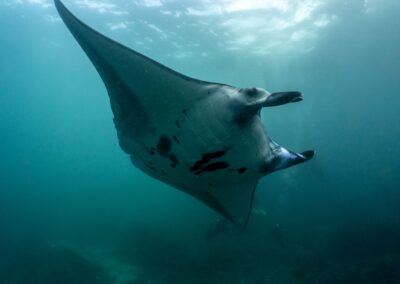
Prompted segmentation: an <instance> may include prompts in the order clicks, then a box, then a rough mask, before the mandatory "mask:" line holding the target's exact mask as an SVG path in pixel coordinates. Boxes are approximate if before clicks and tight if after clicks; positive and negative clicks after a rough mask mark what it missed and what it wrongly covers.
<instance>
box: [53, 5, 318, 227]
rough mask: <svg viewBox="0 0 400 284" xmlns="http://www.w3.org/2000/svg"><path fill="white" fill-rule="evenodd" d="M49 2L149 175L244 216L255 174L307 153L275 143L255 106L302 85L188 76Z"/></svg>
mask: <svg viewBox="0 0 400 284" xmlns="http://www.w3.org/2000/svg"><path fill="white" fill-rule="evenodd" d="M55 5H56V8H57V10H58V13H59V14H60V16H61V18H62V20H63V21H64V23H65V25H66V26H67V27H68V29H69V30H70V32H71V33H72V35H73V36H74V37H75V39H76V40H77V42H78V43H79V45H80V46H81V47H82V49H83V50H84V52H85V53H86V54H87V56H88V57H89V59H90V61H91V62H92V63H93V65H94V67H95V68H96V70H97V72H98V73H99V75H100V76H101V78H102V80H103V82H104V85H105V87H106V89H107V92H108V95H109V99H110V104H111V109H112V112H113V115H114V125H115V128H116V130H117V136H118V141H119V145H120V147H121V149H122V150H123V151H124V152H126V153H127V154H128V155H129V156H130V159H131V161H132V163H133V165H134V166H136V167H137V168H139V169H140V170H142V171H143V172H144V173H146V174H147V175H149V176H150V177H153V178H155V179H157V180H160V181H162V182H164V183H166V184H168V185H170V186H172V187H174V188H176V189H178V190H181V191H183V192H185V193H187V194H189V195H191V196H193V197H194V198H196V199H198V200H200V201H201V202H202V203H204V204H205V205H207V206H208V207H210V208H211V209H213V210H215V211H216V212H218V213H219V214H221V215H222V216H223V217H225V218H227V219H228V220H230V221H232V222H234V223H241V222H246V223H247V220H248V218H249V216H250V212H251V208H252V201H253V198H254V192H255V189H256V186H257V183H258V181H259V180H260V178H262V177H263V176H265V175H267V174H270V173H272V172H275V171H277V170H280V169H284V168H288V167H290V166H293V165H296V164H300V163H303V162H305V161H307V160H309V159H311V158H312V157H313V156H314V151H313V150H309V151H305V152H302V153H295V152H292V151H290V150H287V149H285V148H283V147H281V146H279V145H278V144H277V143H275V142H274V141H273V140H272V139H271V138H269V136H268V135H267V133H266V130H265V128H264V125H263V123H262V120H261V115H260V112H261V109H262V108H264V107H272V106H278V105H283V104H286V103H292V102H298V101H301V100H302V99H303V95H302V93H301V92H295V91H288V92H276V93H269V92H267V91H266V90H264V89H262V88H253V87H252V88H237V87H233V86H230V85H227V84H221V83H212V82H206V81H202V80H197V79H194V78H190V77H188V76H185V75H183V74H180V73H178V72H176V71H174V70H172V69H170V68H168V67H166V66H164V65H162V64H160V63H158V62H156V61H154V60H152V59H150V58H148V57H146V56H145V55H143V54H141V53H139V52H137V51H134V50H132V49H130V48H128V47H126V46H123V45H122V44H120V43H118V42H116V41H114V40H112V39H110V38H108V37H106V36H104V35H102V34H100V33H99V32H97V31H95V30H94V29H92V28H90V27H89V26H88V25H86V24H85V23H83V22H82V21H80V20H79V19H78V18H76V17H75V16H74V15H73V14H72V13H71V12H70V11H69V10H68V9H67V8H66V7H65V6H64V4H63V3H62V2H61V1H59V0H55Z"/></svg>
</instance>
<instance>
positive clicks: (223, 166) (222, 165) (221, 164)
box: [202, 161, 229, 172]
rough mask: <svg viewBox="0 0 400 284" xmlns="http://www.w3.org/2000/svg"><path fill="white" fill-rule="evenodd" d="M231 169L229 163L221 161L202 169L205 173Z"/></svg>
mask: <svg viewBox="0 0 400 284" xmlns="http://www.w3.org/2000/svg"><path fill="white" fill-rule="evenodd" d="M228 167H229V164H228V163H227V162H224V161H221V162H214V163H211V164H208V165H206V166H204V167H203V168H202V171H203V172H213V171H217V170H222V169H226V168H228Z"/></svg>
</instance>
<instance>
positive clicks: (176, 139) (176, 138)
mask: <svg viewBox="0 0 400 284" xmlns="http://www.w3.org/2000/svg"><path fill="white" fill-rule="evenodd" d="M173 138H174V140H175V142H176V143H178V144H181V142H180V141H179V139H178V137H176V136H174V137H173Z"/></svg>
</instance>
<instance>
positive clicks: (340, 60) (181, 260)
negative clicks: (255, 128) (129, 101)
mask: <svg viewBox="0 0 400 284" xmlns="http://www.w3.org/2000/svg"><path fill="white" fill-rule="evenodd" d="M63 2H64V3H65V4H66V6H67V7H68V8H69V9H70V10H71V11H72V12H73V13H74V14H75V15H77V16H78V17H79V18H80V19H81V20H82V21H84V22H85V23H87V24H88V25H90V26H92V27H93V28H95V29H96V30H98V31H100V32H101V33H103V34H105V35H107V36H109V37H111V38H113V39H115V40H117V41H118V42H121V43H123V44H125V45H127V46H129V47H130V48H133V49H134V50H136V51H138V52H141V53H143V54H145V55H146V56H149V57H150V58H152V59H154V60H156V61H158V62H160V63H162V64H164V65H166V66H168V67H170V68H172V69H174V70H177V71H178V72H181V73H183V74H186V75H188V76H191V77H194V78H198V79H202V80H206V81H212V82H221V83H226V84H230V85H233V86H237V87H261V88H265V89H266V90H268V91H270V92H278V91H286V90H296V91H301V92H303V93H304V101H303V102H300V103H296V104H289V105H285V106H281V107H275V108H265V109H263V110H262V113H261V115H262V120H263V122H264V124H265V126H266V129H267V132H268V134H269V135H270V137H271V138H273V139H274V140H275V141H277V142H278V143H279V144H281V145H283V146H285V147H287V148H289V149H293V150H296V151H303V150H307V149H315V150H316V156H315V157H314V158H313V159H312V160H310V161H309V162H307V163H304V164H302V165H299V166H296V167H292V168H289V169H286V170H283V171H279V172H276V173H273V174H271V175H268V176H266V177H264V178H263V179H262V180H261V181H260V183H259V184H258V187H257V191H256V195H255V200H254V207H253V212H252V216H251V218H250V221H249V224H248V226H247V229H246V230H245V231H243V230H240V229H238V228H237V227H236V226H235V225H232V224H230V223H229V222H228V221H225V220H224V219H223V218H222V217H221V216H219V215H218V214H217V213H215V212H213V211H212V210H210V209H209V208H208V207H206V206H204V205H203V204H201V203H200V202H199V201H198V200H196V199H194V198H192V197H190V196H189V195H186V194H184V193H182V192H180V191H178V190H176V189H174V188H172V187H170V186H168V185H165V184H163V183H161V182H159V181H157V180H155V179H152V178H150V177H149V176H147V175H146V174H144V173H143V172H141V171H140V170H138V169H137V168H135V167H134V166H133V165H132V164H131V161H130V160H129V156H128V155H126V154H125V153H124V152H123V151H122V150H121V148H120V147H119V145H118V139H117V135H116V131H115V127H114V124H113V120H112V118H113V115H112V112H111V108H110V103H109V99H108V96H107V91H106V89H105V87H104V84H103V82H102V81H101V78H100V77H99V75H98V73H97V72H96V70H95V68H94V67H93V65H92V64H91V62H90V61H89V59H88V58H87V56H86V55H85V53H84V52H83V51H82V49H81V48H80V46H79V45H78V44H77V42H76V41H75V39H74V38H73V37H72V35H71V34H70V32H69V31H68V29H67V28H66V26H65V25H64V23H63V22H62V21H61V19H60V18H59V16H58V14H57V12H56V9H55V8H54V4H53V2H52V1H50V0H0V31H1V38H0V48H1V50H0V51H1V52H0V284H3V283H4V284H28V283H29V284H50V283H51V284H53V283H54V284H55V283H57V284H62V283H77V284H81V283H82V284H88V283H100V284H103V283H104V284H145V283H146V284H163V283H240V284H247V283H249V284H258V283H267V284H269V283H271V284H272V283H273V284H281V283H282V284H286V283H305V284H317V283H318V284H325V283H328V284H330V283H352V284H354V283H366V284H369V283H383V284H386V283H393V284H394V283H400V205H399V204H400V186H399V184H400V142H399V141H400V123H399V121H400V120H399V118H400V64H399V63H400V2H398V1H396V0H353V1H346V0H305V1H300V0H264V1H262V0H260V1H258V0H248V1H245V0H216V1H209V0H197V1H195V0H188V1H184V0H132V1H131V0H130V1H123V0H118V1H117V0H115V1H111V0H69V1H67V0H65V1H63Z"/></svg>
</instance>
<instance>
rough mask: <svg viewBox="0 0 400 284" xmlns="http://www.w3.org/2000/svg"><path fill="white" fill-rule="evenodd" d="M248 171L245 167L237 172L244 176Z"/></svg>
mask: <svg viewBox="0 0 400 284" xmlns="http://www.w3.org/2000/svg"><path fill="white" fill-rule="evenodd" d="M246 171H247V168H245V167H243V168H240V169H238V170H237V172H238V173H239V174H243V173H245V172H246Z"/></svg>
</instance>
